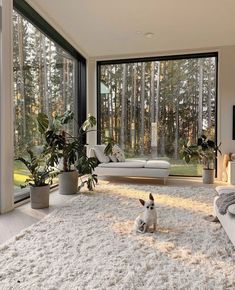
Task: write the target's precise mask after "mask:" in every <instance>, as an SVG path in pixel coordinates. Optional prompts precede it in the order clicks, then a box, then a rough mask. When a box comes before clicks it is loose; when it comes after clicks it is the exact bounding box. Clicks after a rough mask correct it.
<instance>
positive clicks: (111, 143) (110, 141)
mask: <svg viewBox="0 0 235 290" xmlns="http://www.w3.org/2000/svg"><path fill="white" fill-rule="evenodd" d="M103 142H104V143H105V144H107V145H106V147H105V149H104V154H105V155H107V156H108V155H112V150H113V146H114V145H115V144H117V142H116V141H115V140H114V139H113V138H112V137H104V138H103Z"/></svg>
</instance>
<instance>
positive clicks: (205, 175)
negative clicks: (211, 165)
mask: <svg viewBox="0 0 235 290" xmlns="http://www.w3.org/2000/svg"><path fill="white" fill-rule="evenodd" d="M214 177H215V170H214V169H205V168H204V169H203V172H202V180H203V183H205V184H213V183H214Z"/></svg>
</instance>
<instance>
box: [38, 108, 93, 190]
mask: <svg viewBox="0 0 235 290" xmlns="http://www.w3.org/2000/svg"><path fill="white" fill-rule="evenodd" d="M73 120H74V114H73V112H71V111H67V112H65V113H64V114H63V115H56V116H55V117H53V118H51V119H49V117H48V116H47V115H46V114H44V113H40V114H39V115H38V117H37V121H38V127H39V131H40V132H41V133H42V134H43V135H44V136H45V141H46V144H45V147H44V152H45V153H49V154H50V156H51V157H50V161H49V164H50V165H51V166H55V165H58V164H59V163H60V161H61V160H63V169H62V171H63V172H69V171H71V170H74V169H75V168H76V169H78V172H79V177H80V179H81V185H80V188H81V187H82V186H84V185H85V184H87V187H88V189H89V190H92V188H93V187H94V186H95V184H96V183H97V176H96V175H95V174H93V173H92V171H93V170H94V168H95V166H96V165H97V161H96V159H95V158H93V157H87V156H86V148H85V146H84V145H85V144H84V137H85V135H86V134H87V133H88V132H90V131H92V130H91V128H92V127H94V126H95V125H96V119H95V117H94V116H92V115H88V118H87V120H85V122H84V123H83V124H82V125H81V126H80V127H79V126H78V130H77V134H75V135H72V134H70V133H69V132H67V130H66V125H68V124H69V123H70V122H71V121H73ZM84 175H86V179H84Z"/></svg>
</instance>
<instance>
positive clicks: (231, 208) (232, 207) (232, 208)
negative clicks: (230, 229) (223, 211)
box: [228, 204, 235, 215]
mask: <svg viewBox="0 0 235 290" xmlns="http://www.w3.org/2000/svg"><path fill="white" fill-rule="evenodd" d="M228 212H229V213H231V214H233V215H235V204H231V205H230V206H229V207H228Z"/></svg>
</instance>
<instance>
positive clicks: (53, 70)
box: [13, 1, 84, 199]
mask: <svg viewBox="0 0 235 290" xmlns="http://www.w3.org/2000/svg"><path fill="white" fill-rule="evenodd" d="M16 2H18V3H19V2H20V1H16ZM13 44H14V45H13V86H14V87H13V92H14V118H15V119H14V150H15V157H17V156H22V155H24V154H25V152H26V148H27V147H28V146H29V147H30V148H33V150H35V151H37V150H41V147H42V138H41V135H40V134H39V132H38V130H37V122H36V117H37V115H38V113H39V112H44V113H46V114H48V115H49V116H52V115H53V114H60V113H63V112H65V111H66V110H73V111H74V112H75V113H76V114H77V113H78V111H79V110H80V109H81V108H80V109H78V108H79V100H78V90H80V94H79V96H80V97H81V95H82V93H81V90H82V89H84V87H83V88H82V86H81V84H80V83H79V81H80V80H81V74H82V73H84V72H82V71H81V69H79V61H78V59H77V58H76V54H75V55H74V54H71V53H70V52H69V51H67V50H65V49H63V48H62V47H61V46H60V45H59V44H58V43H57V42H56V41H54V40H53V39H52V38H51V37H48V36H47V35H46V34H45V33H44V32H42V30H41V29H39V28H38V27H37V26H36V25H34V23H32V22H31V21H29V19H28V18H27V17H25V16H24V15H23V14H22V13H20V12H19V11H18V10H17V9H15V10H14V11H13ZM83 95H84V92H83ZM83 109H84V108H83ZM69 129H70V131H71V132H72V131H73V130H74V126H73V125H70V128H69ZM27 174H28V172H27V169H26V168H25V167H24V165H23V164H22V163H20V162H17V161H15V163H14V185H15V196H16V199H17V198H18V196H22V193H23V191H22V190H21V189H20V187H19V186H20V185H21V184H23V183H24V181H25V179H26V177H27ZM24 191H25V190H24Z"/></svg>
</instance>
